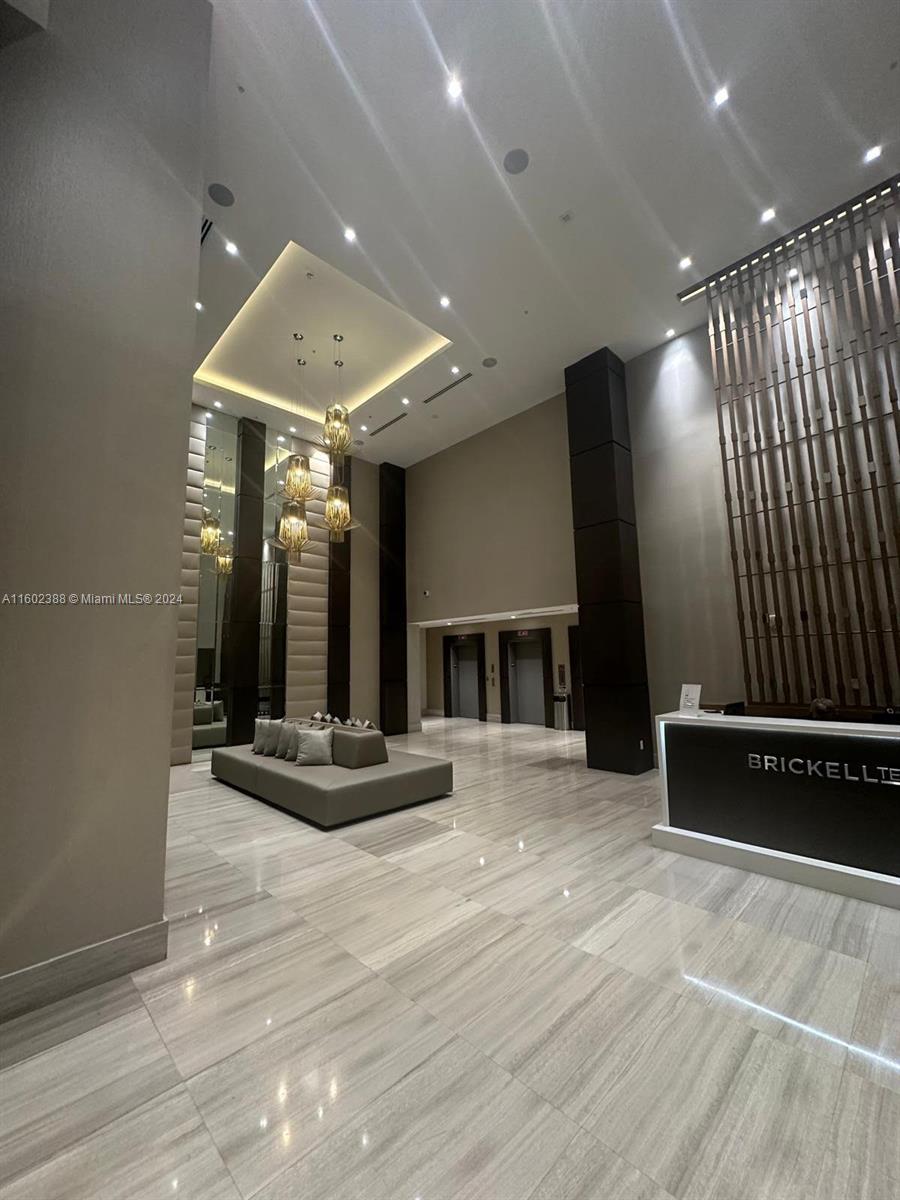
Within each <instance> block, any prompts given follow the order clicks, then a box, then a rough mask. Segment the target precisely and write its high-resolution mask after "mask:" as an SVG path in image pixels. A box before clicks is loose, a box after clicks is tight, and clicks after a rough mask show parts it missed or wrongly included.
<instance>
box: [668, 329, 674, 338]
mask: <svg viewBox="0 0 900 1200" xmlns="http://www.w3.org/2000/svg"><path fill="white" fill-rule="evenodd" d="M674 336H675V330H674V329H667V330H666V337H674Z"/></svg>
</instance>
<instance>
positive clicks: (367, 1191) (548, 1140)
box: [257, 1039, 578, 1200]
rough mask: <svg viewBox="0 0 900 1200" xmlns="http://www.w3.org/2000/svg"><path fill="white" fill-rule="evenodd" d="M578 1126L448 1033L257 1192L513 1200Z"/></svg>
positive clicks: (286, 1197)
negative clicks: (446, 1038) (438, 1046)
mask: <svg viewBox="0 0 900 1200" xmlns="http://www.w3.org/2000/svg"><path fill="white" fill-rule="evenodd" d="M577 1132H578V1130H577V1127H576V1126H574V1125H572V1124H571V1122H569V1121H568V1120H566V1118H565V1117H564V1116H563V1115H562V1114H561V1113H559V1112H558V1111H557V1110H556V1109H554V1108H552V1107H551V1106H550V1105H549V1104H546V1103H545V1102H544V1101H543V1100H541V1099H540V1098H539V1097H538V1096H536V1095H535V1094H534V1092H532V1091H530V1089H528V1088H526V1087H524V1086H523V1085H522V1084H520V1083H518V1082H517V1081H516V1080H515V1079H513V1078H512V1077H511V1076H510V1075H508V1074H507V1073H506V1072H505V1071H503V1070H502V1069H501V1068H500V1067H498V1066H497V1065H496V1064H495V1063H492V1062H491V1061H490V1060H489V1059H487V1058H485V1057H484V1055H481V1054H479V1053H478V1051H477V1050H474V1049H472V1047H471V1046H467V1045H466V1044H465V1043H464V1042H462V1041H461V1040H459V1039H454V1040H453V1041H451V1042H449V1043H447V1044H446V1045H445V1046H443V1047H442V1048H441V1049H439V1050H438V1051H436V1052H435V1053H434V1054H432V1055H431V1056H430V1058H428V1059H427V1060H426V1061H425V1062H424V1063H423V1064H422V1065H421V1066H419V1067H417V1068H416V1069H415V1070H413V1071H411V1072H409V1074H407V1075H406V1076H405V1077H404V1078H403V1079H402V1080H400V1082H399V1083H397V1084H396V1085H395V1086H394V1087H392V1088H390V1089H389V1090H388V1091H387V1092H385V1093H384V1094H383V1095H382V1096H380V1097H379V1098H378V1099H377V1100H375V1101H374V1102H373V1103H372V1104H370V1105H369V1106H368V1107H367V1108H366V1109H364V1110H363V1111H362V1112H360V1113H359V1114H358V1115H357V1116H356V1117H355V1118H354V1119H353V1120H352V1121H351V1122H349V1123H348V1124H347V1125H346V1126H345V1127H344V1128H343V1129H340V1130H338V1131H337V1132H336V1133H335V1134H334V1135H333V1136H332V1137H330V1138H328V1139H327V1140H326V1141H325V1142H323V1143H321V1144H320V1145H319V1146H317V1147H316V1148H315V1149H313V1150H312V1151H310V1153H309V1154H307V1155H305V1156H304V1157H303V1158H302V1159H300V1161H299V1162H297V1163H296V1164H294V1165H293V1166H291V1167H288V1168H287V1169H286V1170H285V1171H283V1172H282V1173H281V1174H280V1175H279V1176H278V1177H277V1178H276V1179H275V1180H273V1182H272V1183H270V1184H268V1185H267V1186H266V1187H264V1188H263V1189H262V1190H261V1191H260V1192H259V1193H258V1194H257V1200H297V1198H298V1197H300V1196H302V1197H303V1198H304V1200H350V1198H351V1197H352V1198H354V1200H361V1198H363V1197H364V1198H365V1200H398V1197H403V1198H405V1197H409V1198H410V1200H414V1198H415V1197H417V1196H420V1197H422V1198H423V1200H424V1198H425V1197H429V1198H431V1200H487V1198H488V1197H490V1198H491V1200H518V1198H519V1197H527V1196H528V1195H529V1193H531V1192H533V1191H534V1190H535V1188H536V1187H537V1185H538V1184H539V1183H540V1181H541V1180H542V1179H543V1177H544V1176H545V1175H546V1173H547V1171H548V1170H549V1169H550V1168H551V1167H552V1165H553V1163H554V1162H555V1161H556V1160H557V1159H558V1158H559V1156H560V1154H561V1153H562V1151H563V1150H564V1149H565V1147H566V1146H567V1145H568V1144H569V1143H570V1142H571V1141H572V1139H573V1138H574V1136H575V1134H576V1133H577Z"/></svg>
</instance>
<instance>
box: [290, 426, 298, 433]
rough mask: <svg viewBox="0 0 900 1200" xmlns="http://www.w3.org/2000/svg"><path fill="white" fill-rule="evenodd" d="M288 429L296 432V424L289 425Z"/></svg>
mask: <svg viewBox="0 0 900 1200" xmlns="http://www.w3.org/2000/svg"><path fill="white" fill-rule="evenodd" d="M290 431H291V433H296V432H297V426H296V425H291V426H290Z"/></svg>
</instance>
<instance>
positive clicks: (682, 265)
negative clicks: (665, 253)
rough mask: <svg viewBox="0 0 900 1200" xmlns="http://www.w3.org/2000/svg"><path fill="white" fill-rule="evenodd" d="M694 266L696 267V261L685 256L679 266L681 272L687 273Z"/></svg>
mask: <svg viewBox="0 0 900 1200" xmlns="http://www.w3.org/2000/svg"><path fill="white" fill-rule="evenodd" d="M693 265H694V260H693V259H692V258H688V257H687V256H685V257H684V258H683V259H682V260H681V262H680V263H679V264H678V269H679V270H680V271H686V270H687V269H688V267H692V266H693Z"/></svg>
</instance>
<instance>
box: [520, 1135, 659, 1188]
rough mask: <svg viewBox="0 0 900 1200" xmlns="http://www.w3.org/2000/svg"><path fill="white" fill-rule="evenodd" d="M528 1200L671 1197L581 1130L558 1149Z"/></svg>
mask: <svg viewBox="0 0 900 1200" xmlns="http://www.w3.org/2000/svg"><path fill="white" fill-rule="evenodd" d="M528 1200H672V1198H671V1196H670V1194H669V1192H665V1191H663V1189H662V1188H661V1187H660V1186H659V1185H658V1184H657V1183H654V1181H653V1180H652V1179H650V1178H649V1177H648V1176H646V1175H642V1174H641V1172H640V1171H638V1170H637V1168H636V1167H633V1166H631V1164H630V1163H627V1162H626V1161H625V1159H624V1158H620V1157H619V1155H618V1154H614V1153H613V1151H612V1150H609V1149H607V1147H606V1146H604V1145H602V1144H601V1143H600V1142H598V1141H597V1139H596V1138H594V1137H592V1136H591V1135H590V1134H589V1133H587V1132H585V1130H583V1129H582V1130H580V1131H579V1132H578V1133H577V1134H576V1135H575V1137H574V1138H573V1139H572V1141H571V1142H570V1143H569V1145H568V1146H567V1147H566V1149H565V1150H564V1151H563V1152H562V1154H561V1155H560V1156H559V1158H558V1159H557V1160H556V1162H555V1163H554V1164H553V1166H552V1167H551V1168H550V1170H549V1171H548V1172H547V1174H546V1175H545V1176H544V1178H543V1179H542V1180H541V1182H540V1183H539V1184H538V1186H537V1187H536V1188H535V1190H534V1191H533V1192H532V1193H531V1195H530V1196H529V1197H528Z"/></svg>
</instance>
